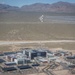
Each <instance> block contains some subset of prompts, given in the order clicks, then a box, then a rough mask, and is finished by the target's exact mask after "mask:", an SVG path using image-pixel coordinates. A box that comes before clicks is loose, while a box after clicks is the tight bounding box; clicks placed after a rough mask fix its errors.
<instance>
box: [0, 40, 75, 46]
mask: <svg viewBox="0 0 75 75" xmlns="http://www.w3.org/2000/svg"><path fill="white" fill-rule="evenodd" d="M33 43H37V44H39V43H40V44H41V43H75V40H45V41H0V45H12V44H33Z"/></svg>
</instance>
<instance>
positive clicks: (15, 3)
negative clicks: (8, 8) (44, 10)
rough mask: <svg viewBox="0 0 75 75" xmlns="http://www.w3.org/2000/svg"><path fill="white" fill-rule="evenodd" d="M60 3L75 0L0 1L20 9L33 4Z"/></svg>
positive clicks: (73, 0) (74, 1)
mask: <svg viewBox="0 0 75 75" xmlns="http://www.w3.org/2000/svg"><path fill="white" fill-rule="evenodd" d="M58 1H64V2H71V3H75V0H0V3H3V4H9V5H12V6H19V7H20V6H23V5H29V4H33V3H49V4H51V3H54V2H58Z"/></svg>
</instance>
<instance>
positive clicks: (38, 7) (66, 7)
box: [0, 1, 75, 13]
mask: <svg viewBox="0 0 75 75" xmlns="http://www.w3.org/2000/svg"><path fill="white" fill-rule="evenodd" d="M9 11H27V12H28V11H34V12H66V13H75V3H69V2H62V1H59V2H56V3H53V4H44V3H35V4H31V5H23V6H22V7H17V6H10V5H7V4H0V12H9Z"/></svg>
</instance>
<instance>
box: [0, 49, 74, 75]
mask: <svg viewBox="0 0 75 75" xmlns="http://www.w3.org/2000/svg"><path fill="white" fill-rule="evenodd" d="M0 64H1V66H0V70H1V71H2V72H8V71H15V70H18V72H22V71H23V69H29V70H30V69H33V71H34V70H36V71H34V73H36V72H37V71H38V68H37V67H38V66H39V70H40V68H41V70H40V72H45V73H46V71H48V69H55V68H56V67H58V66H60V65H61V66H63V69H64V68H65V67H66V69H67V70H70V69H71V70H70V71H71V72H73V73H74V69H75V55H72V53H70V52H68V51H62V50H57V51H56V52H52V51H51V50H49V49H43V48H36V49H35V48H24V49H21V50H19V51H16V52H4V53H2V54H0ZM65 64H66V65H65ZM42 67H43V68H42ZM31 72H32V71H31ZM49 73H52V72H51V71H50V72H49ZM52 75H54V74H52Z"/></svg>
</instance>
